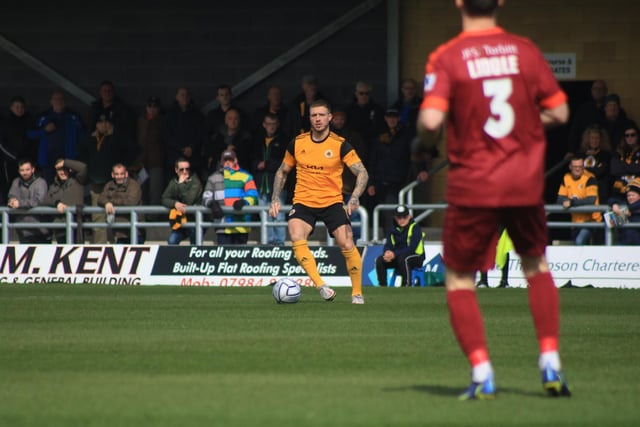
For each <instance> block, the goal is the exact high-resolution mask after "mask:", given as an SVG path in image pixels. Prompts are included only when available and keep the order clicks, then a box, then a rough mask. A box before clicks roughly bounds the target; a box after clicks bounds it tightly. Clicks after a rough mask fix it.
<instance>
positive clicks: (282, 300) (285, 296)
mask: <svg viewBox="0 0 640 427" xmlns="http://www.w3.org/2000/svg"><path fill="white" fill-rule="evenodd" d="M300 295H302V289H301V288H300V285H299V284H298V282H296V281H295V280H292V279H287V278H285V279H278V281H277V282H276V283H275V284H274V285H273V299H275V300H276V302H277V303H278V304H293V303H295V302H298V300H299V299H300Z"/></svg>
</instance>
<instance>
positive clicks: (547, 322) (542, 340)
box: [527, 272, 560, 353]
mask: <svg viewBox="0 0 640 427" xmlns="http://www.w3.org/2000/svg"><path fill="white" fill-rule="evenodd" d="M527 281H528V282H529V308H530V309H531V316H532V317H533V325H534V326H535V329H536V335H537V337H538V343H539V345H540V352H541V353H544V352H547V351H558V336H559V333H560V298H559V296H558V290H557V289H556V286H555V284H554V283H553V278H552V277H551V273H549V272H546V273H538V274H536V275H535V276H531V277H529V278H528V279H527Z"/></svg>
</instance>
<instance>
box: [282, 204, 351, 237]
mask: <svg viewBox="0 0 640 427" xmlns="http://www.w3.org/2000/svg"><path fill="white" fill-rule="evenodd" d="M291 218H298V219H301V220H303V221H304V222H306V223H307V224H309V225H310V226H311V232H312V233H313V230H314V229H315V228H316V222H317V221H322V222H324V224H325V225H326V226H327V230H329V233H330V234H331V235H333V232H334V231H335V229H336V228H338V227H340V226H341V225H345V224H347V225H351V221H349V217H348V216H347V211H345V209H344V206H343V205H342V203H336V204H335V205H331V206H327V207H326V208H310V207H308V206H305V205H301V204H300V203H296V204H294V205H293V206H292V207H291V210H290V211H289V215H287V220H289V219H291Z"/></svg>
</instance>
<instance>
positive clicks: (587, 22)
mask: <svg viewBox="0 0 640 427" xmlns="http://www.w3.org/2000/svg"><path fill="white" fill-rule="evenodd" d="M401 7H402V11H401V20H402V23H401V28H402V43H401V53H402V54H401V59H400V61H401V64H400V70H401V71H400V72H401V75H402V76H409V77H414V78H416V79H417V80H418V81H422V78H423V75H424V65H425V61H426V58H427V56H428V54H429V53H430V52H431V51H432V50H433V49H434V48H435V47H437V46H438V45H439V44H440V43H442V42H444V41H445V40H447V39H449V38H451V37H453V36H455V35H456V34H457V33H458V32H459V31H460V18H459V13H458V10H457V9H456V8H455V5H454V1H453V0H433V1H423V0H405V1H402V2H401ZM498 20H499V23H500V25H502V26H503V27H504V28H505V29H507V30H508V31H513V32H516V33H519V34H521V35H524V36H526V37H529V38H531V39H532V40H533V41H534V42H535V43H536V44H537V45H538V46H539V47H540V49H541V50H542V51H543V52H545V53H554V52H555V53H567V52H573V53H575V54H576V60H577V66H576V74H577V75H576V80H594V79H600V78H601V79H605V80H606V81H607V82H608V85H609V91H610V92H615V93H618V94H619V95H620V96H621V101H622V106H623V108H624V109H625V110H626V112H627V114H628V115H629V117H631V118H633V119H634V120H636V122H639V123H640V73H639V70H640V55H639V54H638V49H639V45H640V2H639V1H637V0H608V1H600V0H562V1H557V0H509V1H506V2H505V6H504V7H503V8H502V10H501V11H500V13H499V16H498ZM441 153H444V150H441ZM445 175H446V174H444V173H441V174H438V175H437V176H435V177H434V179H433V181H432V183H431V191H432V194H433V200H434V201H437V200H440V198H441V197H442V195H443V193H444V184H445V180H446V176H445Z"/></svg>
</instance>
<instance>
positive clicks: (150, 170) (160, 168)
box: [131, 96, 165, 205]
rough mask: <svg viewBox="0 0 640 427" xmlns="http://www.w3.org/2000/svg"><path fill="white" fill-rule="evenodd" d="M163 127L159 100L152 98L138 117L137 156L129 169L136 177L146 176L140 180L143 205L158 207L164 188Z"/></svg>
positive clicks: (155, 97)
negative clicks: (136, 174)
mask: <svg viewBox="0 0 640 427" xmlns="http://www.w3.org/2000/svg"><path fill="white" fill-rule="evenodd" d="M163 126H164V116H163V115H162V114H161V103H160V99H159V98H158V97H157V96H152V97H150V98H149V99H148V100H147V105H146V106H145V110H144V112H143V113H142V114H141V115H140V116H139V117H138V145H139V154H138V157H137V159H136V161H135V162H134V165H133V167H132V168H131V169H133V170H134V171H136V172H137V173H138V177H140V176H141V175H142V174H144V173H146V174H147V175H148V179H147V180H141V181H142V194H143V196H144V197H143V203H144V204H149V205H159V204H160V203H161V198H162V192H163V190H164V187H165V185H164V182H165V172H164V155H165V144H164V139H163V137H162V130H163ZM143 169H144V172H143V171H142V170H143Z"/></svg>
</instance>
